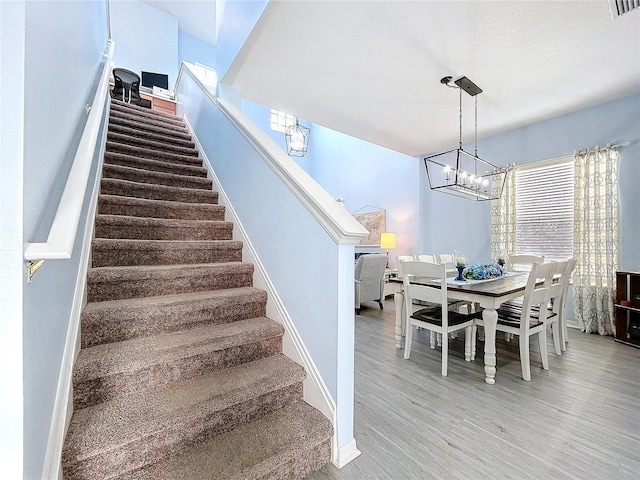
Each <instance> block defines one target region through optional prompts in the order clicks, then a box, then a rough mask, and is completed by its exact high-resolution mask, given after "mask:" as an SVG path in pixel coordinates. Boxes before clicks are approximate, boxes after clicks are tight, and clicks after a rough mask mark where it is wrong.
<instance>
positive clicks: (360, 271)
mask: <svg viewBox="0 0 640 480" xmlns="http://www.w3.org/2000/svg"><path fill="white" fill-rule="evenodd" d="M386 267H387V256H386V255H381V254H371V255H361V256H360V258H358V261H357V263H356V271H355V289H356V313H357V314H358V315H359V314H360V304H361V303H362V302H371V301H374V302H378V305H380V309H382V300H383V299H384V270H385V268H386Z"/></svg>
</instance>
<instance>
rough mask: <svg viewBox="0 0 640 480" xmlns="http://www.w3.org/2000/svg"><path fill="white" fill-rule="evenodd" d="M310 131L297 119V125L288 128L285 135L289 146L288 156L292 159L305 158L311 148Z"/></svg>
mask: <svg viewBox="0 0 640 480" xmlns="http://www.w3.org/2000/svg"><path fill="white" fill-rule="evenodd" d="M310 131H311V130H310V129H309V128H308V127H305V126H303V125H300V124H299V123H298V119H297V118H296V124H295V125H291V126H290V127H287V130H286V132H285V134H284V138H285V142H286V144H287V154H288V155H290V156H292V157H304V156H305V154H306V153H307V149H308V148H309V133H310Z"/></svg>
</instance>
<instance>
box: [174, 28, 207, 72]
mask: <svg viewBox="0 0 640 480" xmlns="http://www.w3.org/2000/svg"><path fill="white" fill-rule="evenodd" d="M182 62H189V63H196V62H198V63H201V64H203V65H206V66H208V67H212V68H213V67H214V65H215V64H216V47H215V45H211V44H210V43H207V42H205V41H203V40H200V39H199V38H196V37H193V36H191V35H189V34H187V33H184V32H181V31H179V32H178V64H180V63H182Z"/></svg>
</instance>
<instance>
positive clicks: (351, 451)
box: [332, 438, 361, 468]
mask: <svg viewBox="0 0 640 480" xmlns="http://www.w3.org/2000/svg"><path fill="white" fill-rule="evenodd" d="M360 453H361V452H360V450H358V447H357V446H356V439H355V438H352V439H351V440H349V441H348V442H347V443H345V444H344V445H341V446H340V447H338V455H336V456H335V457H334V459H333V460H332V463H333V464H334V465H335V466H336V467H338V468H342V467H344V466H345V465H346V464H347V463H349V462H351V461H352V460H353V459H355V458H357V457H358V455H360Z"/></svg>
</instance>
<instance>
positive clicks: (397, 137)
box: [181, 0, 640, 156]
mask: <svg viewBox="0 0 640 480" xmlns="http://www.w3.org/2000/svg"><path fill="white" fill-rule="evenodd" d="M181 3H182V2H181ZM185 3H195V4H198V3H204V4H207V3H211V2H185ZM187 33H189V32H188V31H187ZM448 75H450V76H452V77H453V78H454V79H456V78H458V77H460V76H467V77H468V78H469V79H471V80H472V81H473V82H474V83H475V84H477V85H478V86H479V87H480V88H481V89H482V90H483V93H481V94H480V95H478V97H477V99H478V135H479V137H480V138H483V137H488V136H491V135H495V134H498V133H501V132H505V131H507V130H511V129H513V128H517V127H521V126H525V125H528V124H532V123H535V122H539V121H543V120H545V119H549V118H552V117H555V116H558V115H562V114H566V113H570V112H574V111H577V110H580V109H583V108H586V107H589V106H593V105H597V104H600V103H603V102H606V101H610V100H614V99H618V98H622V97H624V96H627V95H631V94H634V93H638V92H640V9H636V10H635V11H632V12H630V13H628V14H625V15H623V16H621V17H617V18H612V16H611V14H610V11H609V3H608V1H606V0H589V1H575V0H572V1H516V0H511V1H478V0H476V1H413V2H410V1H353V2H351V1H274V0H272V1H271V2H270V3H269V4H268V6H267V7H266V9H265V11H264V13H263V15H262V17H261V18H260V20H259V22H258V24H257V25H256V27H255V29H254V30H253V32H252V33H251V35H250V37H249V39H248V40H247V42H246V43H245V45H244V46H243V48H242V50H241V51H240V54H239V55H238V56H237V57H236V60H235V61H234V63H233V64H232V65H231V67H230V68H229V70H228V71H227V73H226V74H225V76H224V77H223V78H222V81H223V82H224V83H226V84H229V85H231V86H233V87H236V88H238V89H240V90H241V91H242V96H243V97H244V98H246V99H248V100H251V101H254V102H257V103H260V104H263V105H267V106H270V107H276V108H279V109H281V110H284V111H286V112H287V113H291V114H294V115H297V116H299V117H300V118H302V119H305V120H308V121H311V122H314V123H317V124H320V125H324V126H326V127H329V128H332V129H334V130H337V131H340V132H343V133H346V134H349V135H352V136H354V137H358V138H361V139H364V140H367V141H369V142H372V143H375V144H378V145H381V146H384V147H387V148H390V149H393V150H396V151H398V152H402V153H405V154H407V155H412V156H417V155H421V154H426V153H433V152H437V151H440V150H444V149H449V148H454V147H455V146H456V145H457V140H458V134H459V130H458V127H459V124H458V101H459V97H458V91H457V90H454V89H451V88H447V87H446V86H443V85H441V83H440V79H441V78H442V77H444V76H448ZM463 97H464V98H463V100H464V102H463V104H464V107H463V113H464V119H465V120H464V128H463V132H464V141H465V142H467V141H472V140H473V131H474V123H473V120H474V119H473V115H474V114H473V101H474V98H473V97H470V96H468V95H467V94H463Z"/></svg>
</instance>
